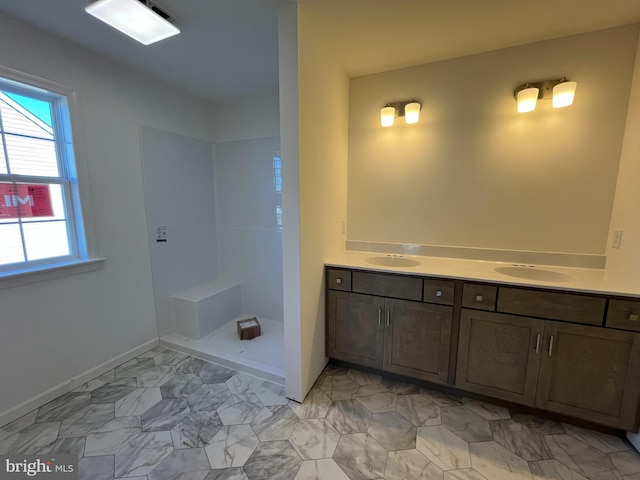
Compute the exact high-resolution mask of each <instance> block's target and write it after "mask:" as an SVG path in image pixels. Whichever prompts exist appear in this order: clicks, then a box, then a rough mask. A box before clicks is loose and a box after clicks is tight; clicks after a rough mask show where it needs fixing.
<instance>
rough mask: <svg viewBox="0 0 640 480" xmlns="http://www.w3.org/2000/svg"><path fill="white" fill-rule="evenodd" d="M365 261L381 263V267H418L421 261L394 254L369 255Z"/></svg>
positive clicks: (375, 263)
mask: <svg viewBox="0 0 640 480" xmlns="http://www.w3.org/2000/svg"><path fill="white" fill-rule="evenodd" d="M365 261H366V262H368V263H370V264H372V265H380V266H381V267H416V266H418V265H420V262H417V261H416V260H412V259H411V258H404V257H395V256H392V255H385V256H380V257H369V258H366V259H365Z"/></svg>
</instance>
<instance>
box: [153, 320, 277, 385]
mask: <svg viewBox="0 0 640 480" xmlns="http://www.w3.org/2000/svg"><path fill="white" fill-rule="evenodd" d="M241 318H247V317H246V316H243V317H238V320H239V319H241ZM258 321H259V322H260V326H261V330H262V334H261V335H260V336H259V337H256V338H253V339H251V340H240V338H239V337H238V331H237V327H236V320H233V321H231V322H229V323H226V324H224V325H222V326H221V327H218V328H217V329H216V330H214V331H213V332H212V333H210V334H209V335H206V336H205V337H203V338H200V339H193V338H188V337H185V336H182V335H179V334H177V333H173V334H170V335H165V336H164V337H162V338H161V339H160V344H161V345H164V346H165V347H169V348H171V349H173V350H177V351H180V352H184V353H188V354H189V355H193V356H196V357H200V358H202V359H204V360H209V361H211V362H214V363H218V364H220V365H224V366H227V367H230V368H234V369H236V370H238V371H241V372H245V373H249V374H251V375H255V376H257V377H260V378H264V379H265V380H269V381H271V382H275V383H278V384H280V385H284V328H283V323H282V322H277V321H274V320H269V319H267V318H261V317H259V318H258Z"/></svg>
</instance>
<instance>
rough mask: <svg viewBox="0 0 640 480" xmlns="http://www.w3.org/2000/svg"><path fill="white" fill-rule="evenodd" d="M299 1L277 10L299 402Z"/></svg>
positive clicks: (289, 371)
mask: <svg viewBox="0 0 640 480" xmlns="http://www.w3.org/2000/svg"><path fill="white" fill-rule="evenodd" d="M298 60H299V59H298V5H297V4H292V5H288V6H286V7H283V8H281V9H280V12H279V14H278V69H279V89H280V90H279V92H280V149H281V155H282V222H283V229H282V288H283V315H284V350H285V352H284V353H285V379H286V395H287V397H289V398H293V399H294V400H298V401H302V400H303V399H304V397H305V395H306V392H303V386H302V384H303V380H302V363H301V359H302V341H301V329H302V322H301V318H300V306H301V303H300V291H301V285H300V280H301V277H300V185H299V148H300V147H299V143H300V139H299V133H300V129H299V125H298V117H299V112H298V105H299V99H298V88H299V85H298Z"/></svg>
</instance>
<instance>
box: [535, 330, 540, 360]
mask: <svg viewBox="0 0 640 480" xmlns="http://www.w3.org/2000/svg"><path fill="white" fill-rule="evenodd" d="M539 352H540V334H538V337H537V338H536V355H537V354H538V353H539Z"/></svg>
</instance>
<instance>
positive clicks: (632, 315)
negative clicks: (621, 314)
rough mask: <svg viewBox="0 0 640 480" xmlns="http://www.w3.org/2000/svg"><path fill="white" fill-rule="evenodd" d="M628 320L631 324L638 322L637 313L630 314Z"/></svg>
mask: <svg viewBox="0 0 640 480" xmlns="http://www.w3.org/2000/svg"><path fill="white" fill-rule="evenodd" d="M629 320H631V321H632V322H637V321H638V314H637V313H630V314H629Z"/></svg>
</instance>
